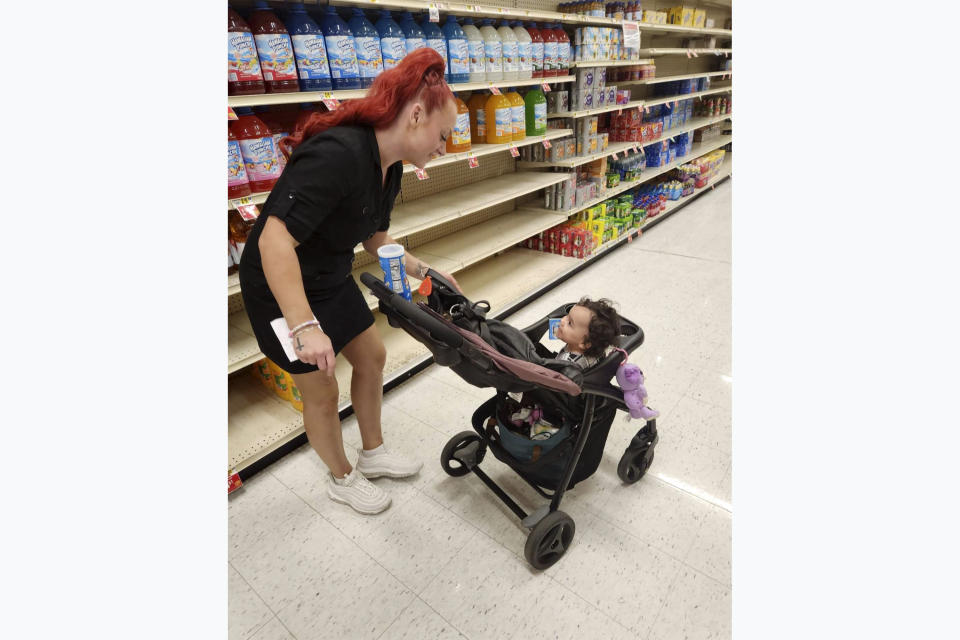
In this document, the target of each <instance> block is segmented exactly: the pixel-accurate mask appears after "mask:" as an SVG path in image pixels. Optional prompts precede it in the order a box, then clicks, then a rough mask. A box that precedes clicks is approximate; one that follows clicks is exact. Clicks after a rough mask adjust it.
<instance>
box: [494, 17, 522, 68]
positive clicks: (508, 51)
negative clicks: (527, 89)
mask: <svg viewBox="0 0 960 640" xmlns="http://www.w3.org/2000/svg"><path fill="white" fill-rule="evenodd" d="M497 33H498V34H499V35H500V39H501V40H502V41H503V79H504V80H516V79H517V76H518V75H519V73H520V47H519V43H518V42H517V34H515V33H514V32H513V29H511V28H510V26H509V25H508V23H507V21H506V20H504V21H502V22H501V23H500V27H499V28H498V29H497Z"/></svg>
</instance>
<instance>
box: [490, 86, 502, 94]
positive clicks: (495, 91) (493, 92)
mask: <svg viewBox="0 0 960 640" xmlns="http://www.w3.org/2000/svg"><path fill="white" fill-rule="evenodd" d="M490 93H492V94H493V95H495V96H502V95H503V94H502V93H500V89H498V88H497V87H495V86H493V85H490Z"/></svg>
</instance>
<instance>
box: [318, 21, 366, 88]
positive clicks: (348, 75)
mask: <svg viewBox="0 0 960 640" xmlns="http://www.w3.org/2000/svg"><path fill="white" fill-rule="evenodd" d="M323 39H324V40H325V41H326V44H327V57H328V59H329V60H330V75H331V76H333V88H334V89H335V90H337V91H343V90H346V89H359V88H360V69H359V65H358V64H357V48H356V43H355V42H354V40H353V32H352V31H350V27H348V26H347V23H346V22H344V21H343V19H342V18H340V16H338V15H337V10H336V9H335V8H334V7H329V6H328V7H327V15H326V16H325V17H324V20H323Z"/></svg>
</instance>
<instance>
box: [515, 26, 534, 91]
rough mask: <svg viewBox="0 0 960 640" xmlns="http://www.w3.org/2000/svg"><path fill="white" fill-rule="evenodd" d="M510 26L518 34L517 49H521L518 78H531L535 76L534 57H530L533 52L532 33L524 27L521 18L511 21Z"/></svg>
mask: <svg viewBox="0 0 960 640" xmlns="http://www.w3.org/2000/svg"><path fill="white" fill-rule="evenodd" d="M510 26H511V28H512V29H513V33H514V35H516V36H517V49H518V51H519V61H520V62H519V64H520V66H519V71H518V73H517V78H518V79H520V80H529V79H531V78H532V77H533V59H532V58H531V57H530V56H531V55H532V54H533V51H532V49H533V38H531V37H530V34H529V33H527V30H526V29H524V28H523V24H522V23H521V22H520V21H519V20H515V21H513V22H511V23H510Z"/></svg>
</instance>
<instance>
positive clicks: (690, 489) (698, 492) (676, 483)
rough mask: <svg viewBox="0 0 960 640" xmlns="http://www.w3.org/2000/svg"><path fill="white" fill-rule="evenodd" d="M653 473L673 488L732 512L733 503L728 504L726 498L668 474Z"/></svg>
mask: <svg viewBox="0 0 960 640" xmlns="http://www.w3.org/2000/svg"><path fill="white" fill-rule="evenodd" d="M653 475H654V477H655V478H658V479H660V480H662V481H663V482H665V483H667V484H668V485H670V486H671V487H673V488H675V489H680V490H681V491H685V492H687V493H689V494H691V495H694V496H696V497H698V498H700V499H701V500H704V501H706V502H709V503H710V504H712V505H713V506H715V507H719V508H721V509H723V510H724V511H727V512H729V513H733V505H731V504H730V503H729V502H727V501H726V500H721V499H720V498H718V497H716V496H715V495H713V494H710V493H707V492H706V491H704V490H703V489H701V488H700V487H694V486H693V485H690V484H687V483H686V482H684V481H683V480H678V479H677V478H674V477H673V476H668V475H664V474H660V473H655V474H653Z"/></svg>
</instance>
